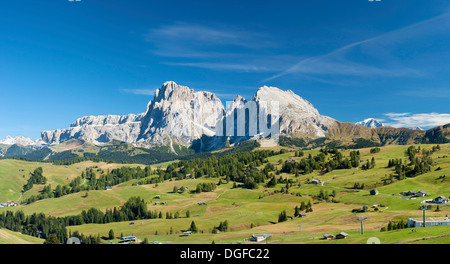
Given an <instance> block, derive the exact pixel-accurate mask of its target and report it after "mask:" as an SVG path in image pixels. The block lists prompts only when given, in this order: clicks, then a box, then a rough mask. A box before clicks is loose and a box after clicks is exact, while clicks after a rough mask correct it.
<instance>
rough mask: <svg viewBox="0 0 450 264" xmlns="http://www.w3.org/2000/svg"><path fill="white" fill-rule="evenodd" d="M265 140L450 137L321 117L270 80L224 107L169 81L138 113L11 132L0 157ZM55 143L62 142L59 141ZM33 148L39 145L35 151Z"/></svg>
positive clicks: (324, 142)
mask: <svg viewBox="0 0 450 264" xmlns="http://www.w3.org/2000/svg"><path fill="white" fill-rule="evenodd" d="M267 138H271V139H274V138H275V139H280V140H279V143H280V145H282V146H289V145H295V146H298V147H307V148H310V147H320V146H328V147H337V146H347V147H372V146H380V145H386V144H413V143H422V142H423V143H446V142H450V128H449V125H445V126H439V127H436V128H433V129H430V130H427V131H425V130H415V129H408V128H393V127H387V126H383V124H382V123H381V122H378V121H377V120H375V119H366V120H364V121H362V122H358V123H357V124H352V123H343V122H339V121H337V120H335V119H333V118H330V117H327V116H323V115H320V114H319V112H318V110H317V109H315V108H314V106H313V105H312V104H311V103H310V102H308V101H306V100H305V99H303V98H301V97H300V96H298V95H296V94H295V93H294V92H292V91H291V90H288V91H283V90H280V89H279V88H276V87H268V86H263V87H260V88H259V89H258V90H257V91H256V93H255V95H254V96H253V98H252V99H251V100H250V101H247V100H246V99H245V98H243V97H241V96H239V95H237V96H236V97H235V98H234V100H233V101H232V102H229V103H227V108H225V107H224V105H223V104H222V101H221V100H220V99H219V98H218V97H217V96H216V95H215V94H213V93H210V92H205V91H194V90H192V89H189V88H188V87H186V86H182V85H178V84H176V83H175V82H172V81H169V82H166V83H164V84H163V85H162V87H161V88H159V89H157V91H156V92H155V95H154V98H153V100H152V101H150V102H149V103H148V105H147V108H146V110H145V112H143V113H141V114H129V115H123V116H121V115H101V116H85V117H81V118H79V119H77V120H76V121H75V122H73V123H72V124H71V125H70V126H69V127H68V128H65V129H57V130H53V131H43V132H42V133H41V139H38V140H36V141H32V140H31V139H27V138H23V137H16V138H11V137H9V138H7V139H5V140H2V141H0V155H4V156H22V157H30V155H32V157H37V158H39V159H42V158H46V159H48V158H52V157H53V158H54V159H56V158H57V159H63V158H66V157H73V156H74V155H75V156H79V155H84V156H86V155H89V156H93V155H94V156H95V155H97V156H98V155H99V154H101V157H103V158H105V157H111V155H110V154H111V149H114V148H115V149H121V151H125V152H123V153H126V155H147V154H150V153H149V152H148V151H149V150H145V149H150V148H153V149H158V148H159V150H161V151H163V152H165V153H167V152H172V153H175V154H176V155H178V154H179V153H191V150H194V151H195V152H204V151H212V150H216V149H220V148H223V147H225V146H233V145H234V144H235V143H238V142H241V141H246V140H248V139H267ZM73 140H77V141H78V142H77V143H76V144H75V145H77V147H76V148H77V151H78V153H73V151H72V152H70V153H67V151H71V150H70V147H69V146H74V144H72V143H70V144H65V145H64V144H62V143H65V142H71V141H73ZM80 142H81V143H80ZM121 142H122V143H124V144H128V145H123V144H122V143H121ZM88 143H89V144H88ZM116 143H117V144H116ZM60 144H61V145H64V147H57V146H58V145H60ZM116 145H120V147H116ZM45 146H47V147H45ZM102 146H103V147H102ZM43 147H45V148H43ZM133 147H136V148H140V150H139V151H136V150H133ZM41 148H43V149H41ZM34 149H39V151H38V152H36V151H35V152H33V150H34ZM86 149H87V152H85V151H86ZM187 149H191V150H187ZM61 151H62V152H66V153H65V154H64V155H59V156H58V155H56V156H55V152H61ZM150 152H151V151H150ZM30 153H31V154H30ZM123 153H122V154H123ZM122 154H121V155H122ZM152 154H154V153H153V152H152ZM123 155H125V154H123Z"/></svg>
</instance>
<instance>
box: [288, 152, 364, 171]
mask: <svg viewBox="0 0 450 264" xmlns="http://www.w3.org/2000/svg"><path fill="white" fill-rule="evenodd" d="M327 155H331V157H330V158H329V159H328V160H327V159H326V156H327ZM360 156H361V155H360V153H359V151H351V152H350V157H349V158H348V157H346V158H344V156H343V154H342V152H340V151H339V150H337V149H321V150H320V153H319V154H317V155H316V156H314V157H313V156H312V155H311V154H309V156H308V157H307V158H304V159H301V160H300V161H298V162H297V161H292V160H286V161H285V162H284V163H283V165H282V168H281V172H285V173H291V174H296V175H297V174H299V173H301V174H309V173H312V172H313V171H314V170H323V171H324V172H325V173H327V172H330V171H332V170H335V169H350V168H352V167H358V166H359V159H360Z"/></svg>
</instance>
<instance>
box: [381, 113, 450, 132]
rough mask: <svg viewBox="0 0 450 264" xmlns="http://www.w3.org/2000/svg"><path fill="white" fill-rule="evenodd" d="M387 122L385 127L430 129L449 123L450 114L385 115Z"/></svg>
mask: <svg viewBox="0 0 450 264" xmlns="http://www.w3.org/2000/svg"><path fill="white" fill-rule="evenodd" d="M385 116H386V117H387V119H388V120H389V121H388V122H385V125H386V126H392V127H396V128H399V127H422V128H430V127H436V126H441V125H445V124H448V123H450V114H445V113H435V112H433V113H422V114H411V113H387V114H385Z"/></svg>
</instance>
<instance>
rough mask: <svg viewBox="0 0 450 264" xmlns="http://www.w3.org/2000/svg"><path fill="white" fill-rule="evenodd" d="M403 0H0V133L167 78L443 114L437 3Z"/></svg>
mask: <svg viewBox="0 0 450 264" xmlns="http://www.w3.org/2000/svg"><path fill="white" fill-rule="evenodd" d="M445 2H446V1H436V0H427V1H423V0H421V1H416V0H404V1H402V0H396V1H393V0H381V1H379V2H375V1H372V2H371V1H368V0H345V1H344V0H341V1H337V0H326V1H325V0H315V1H310V0H295V1H293V0H286V1H261V0H260V1H253V0H249V1H232V0H227V1H211V0H209V1H135V0H127V1H124V0H122V1H119V0H96V1H95V0H81V1H79V2H75V1H73V2H71V1H68V0H36V1H33V0H23V1H15V0H2V1H0V138H4V137H6V136H7V135H10V136H17V135H23V136H27V137H30V138H32V139H36V138H38V137H40V131H42V130H53V129H57V128H66V127H68V126H69V125H70V124H71V123H72V122H73V121H75V119H76V118H79V117H82V116H85V115H104V114H129V113H135V114H138V113H142V112H144V111H145V109H146V106H147V103H148V101H149V100H151V99H152V98H153V93H154V91H155V89H157V88H158V87H160V86H161V85H162V84H163V83H164V82H165V81H169V80H172V81H175V82H177V83H178V84H181V85H186V86H189V87H190V88H193V89H195V90H206V91H211V92H214V93H216V94H217V95H218V96H219V98H221V99H222V100H223V101H226V100H232V99H233V97H234V95H236V94H240V95H242V96H244V97H245V98H247V99H251V97H252V96H253V94H254V93H255V91H256V90H257V88H258V87H260V86H263V85H268V86H276V87H279V88H280V89H283V90H288V89H291V90H293V91H294V92H295V93H297V94H298V95H300V96H301V97H303V98H305V99H306V100H308V101H310V102H311V103H312V104H313V105H314V106H315V107H316V108H317V109H318V110H319V113H321V114H323V115H327V116H330V117H333V118H335V119H337V120H339V121H344V122H357V121H361V120H363V119H365V118H368V117H374V118H377V119H381V120H383V122H384V123H385V124H388V125H393V126H396V127H401V126H404V127H414V126H422V127H424V128H429V127H433V126H436V125H442V124H445V123H450V107H449V104H448V101H449V100H450V87H449V83H450V72H449V71H450V67H449V66H450V48H449V46H450V45H449V43H450V34H448V32H450V4H447V3H445Z"/></svg>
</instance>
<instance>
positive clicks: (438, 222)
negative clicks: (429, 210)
mask: <svg viewBox="0 0 450 264" xmlns="http://www.w3.org/2000/svg"><path fill="white" fill-rule="evenodd" d="M447 225H450V219H449V218H448V217H427V218H426V219H425V226H447ZM407 226H408V228H411V227H422V226H423V218H408V223H407Z"/></svg>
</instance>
